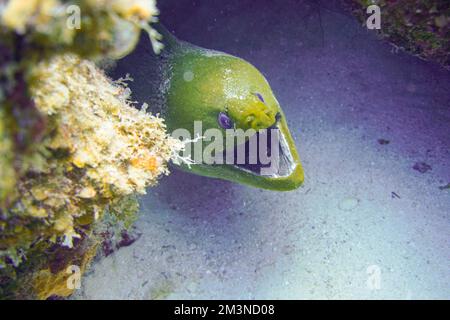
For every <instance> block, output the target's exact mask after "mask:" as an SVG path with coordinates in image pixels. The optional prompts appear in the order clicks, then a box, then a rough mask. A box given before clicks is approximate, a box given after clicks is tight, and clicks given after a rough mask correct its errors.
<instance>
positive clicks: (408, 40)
mask: <svg viewBox="0 0 450 320" xmlns="http://www.w3.org/2000/svg"><path fill="white" fill-rule="evenodd" d="M344 2H345V3H346V4H349V7H350V10H351V11H352V12H353V13H354V14H355V15H356V16H357V17H359V18H360V19H361V20H362V21H366V19H367V17H368V15H367V14H366V10H365V9H366V8H367V7H368V6H369V5H372V4H376V5H378V6H380V9H381V24H382V25H381V30H380V34H381V35H382V36H383V37H385V38H386V39H387V40H388V41H390V42H391V43H393V44H394V45H395V46H396V47H398V48H402V49H405V50H406V51H408V52H410V53H412V54H414V55H417V56H419V57H421V58H424V59H430V60H433V61H437V62H438V63H440V64H442V65H443V66H445V67H447V68H449V67H450V2H449V1H447V0H431V1H429V0H413V1H412V0H395V1H387V0H376V1H373V0H344Z"/></svg>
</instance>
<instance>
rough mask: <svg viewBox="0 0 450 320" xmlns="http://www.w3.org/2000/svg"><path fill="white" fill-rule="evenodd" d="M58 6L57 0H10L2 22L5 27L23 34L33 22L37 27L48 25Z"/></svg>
mask: <svg viewBox="0 0 450 320" xmlns="http://www.w3.org/2000/svg"><path fill="white" fill-rule="evenodd" d="M57 5H59V1H57V0H26V1H24V0H10V1H9V2H8V3H7V5H6V8H5V9H4V11H3V14H2V17H1V21H2V24H3V25H4V26H6V27H8V28H11V29H14V30H15V31H16V32H17V33H21V34H23V33H25V30H26V27H27V25H28V24H29V23H31V22H33V21H34V25H35V26H41V25H45V24H47V23H48V21H49V20H50V19H51V15H52V11H54V10H55V8H56V6H57Z"/></svg>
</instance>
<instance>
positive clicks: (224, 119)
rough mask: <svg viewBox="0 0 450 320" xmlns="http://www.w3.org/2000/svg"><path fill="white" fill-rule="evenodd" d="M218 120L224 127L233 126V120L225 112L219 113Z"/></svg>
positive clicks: (229, 127)
mask: <svg viewBox="0 0 450 320" xmlns="http://www.w3.org/2000/svg"><path fill="white" fill-rule="evenodd" d="M217 122H219V125H220V126H221V127H222V128H224V129H231V128H233V122H232V121H231V119H230V117H229V116H228V115H227V114H226V113H224V112H220V113H219V116H218V117H217Z"/></svg>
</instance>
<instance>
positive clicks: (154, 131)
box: [0, 0, 181, 299]
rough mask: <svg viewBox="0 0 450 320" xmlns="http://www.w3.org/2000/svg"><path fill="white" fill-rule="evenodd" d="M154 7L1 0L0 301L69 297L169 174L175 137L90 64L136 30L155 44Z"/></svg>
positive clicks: (118, 53)
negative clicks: (140, 199) (74, 281)
mask: <svg viewBox="0 0 450 320" xmlns="http://www.w3.org/2000/svg"><path fill="white" fill-rule="evenodd" d="M157 14H158V11H157V9H156V6H155V3H154V1H153V0H128V1H123V0H102V1H93V0H78V1H58V0H28V1H22V0H9V1H7V0H3V1H1V2H0V15H1V20H0V39H1V40H0V55H1V59H0V61H1V62H0V168H1V169H0V298H3V299H15V298H26V299H48V298H56V297H67V296H69V295H70V294H71V293H72V292H73V290H74V289H75V287H74V286H73V285H70V283H69V280H71V277H73V276H74V273H77V276H78V277H79V276H80V275H81V274H82V273H83V272H84V271H85V270H86V268H87V267H88V265H89V263H90V262H91V261H92V259H93V258H94V257H95V256H96V254H97V251H98V250H97V249H98V248H99V247H101V245H102V243H103V242H104V241H105V240H108V241H111V238H112V237H114V236H116V235H118V236H120V234H123V232H124V230H126V229H127V228H130V227H131V225H132V223H133V221H134V219H135V218H136V213H137V211H138V208H139V206H138V203H137V200H136V195H138V194H143V193H145V190H146V187H148V186H153V185H155V184H156V183H157V179H158V178H159V177H160V176H162V175H165V174H168V169H167V163H168V161H169V160H170V159H171V158H173V157H174V156H175V155H176V154H177V151H178V150H180V148H181V146H180V142H179V141H176V140H174V139H172V138H171V137H170V136H168V134H167V133H166V131H165V126H164V122H163V120H162V119H160V118H159V117H157V116H153V115H150V114H148V113H146V111H145V109H146V108H145V106H143V108H141V110H138V109H137V108H135V105H134V103H133V102H132V100H131V92H130V90H129V89H128V87H127V80H129V79H127V77H126V76H125V75H124V78H123V79H118V80H116V81H113V80H111V79H108V77H106V76H105V74H104V72H103V71H102V70H101V69H100V68H99V67H98V66H97V64H96V63H98V62H100V61H102V60H103V59H116V58H120V57H122V56H124V55H126V54H127V53H129V52H130V51H131V50H132V49H133V48H134V46H135V44H136V42H137V40H138V39H139V35H140V33H141V30H142V29H144V30H145V32H147V33H148V34H149V41H150V42H151V43H152V44H153V48H154V50H155V51H159V50H161V45H160V44H159V43H158V37H159V35H158V34H157V33H156V32H155V31H154V30H153V29H151V27H150V26H151V24H150V23H151V22H152V21H154V19H155V16H156V15H157ZM77 19H79V21H78V20H77ZM105 235H107V237H108V239H105Z"/></svg>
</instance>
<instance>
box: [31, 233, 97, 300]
mask: <svg viewBox="0 0 450 320" xmlns="http://www.w3.org/2000/svg"><path fill="white" fill-rule="evenodd" d="M86 247H87V248H86V249H85V252H84V253H83V255H82V256H81V257H77V258H81V263H78V262H75V261H72V260H70V261H68V262H67V264H66V265H65V266H63V269H62V270H59V271H57V272H52V271H51V270H50V269H49V268H45V269H42V270H39V271H38V272H36V274H34V275H33V280H32V283H33V289H34V295H35V296H36V298H37V299H40V300H45V299H48V298H50V297H53V296H57V297H68V296H70V295H71V294H72V293H73V291H74V290H75V289H77V287H76V285H77V282H78V281H80V278H81V275H82V274H83V273H84V272H85V270H86V269H87V267H88V266H89V264H90V263H91V261H92V259H93V258H94V257H95V255H96V253H97V248H98V242H95V241H94V242H93V243H91V244H88V245H86ZM72 263H73V265H71V264H72ZM78 264H79V265H78ZM73 267H75V268H76V269H75V270H74V269H73ZM74 271H75V272H79V273H75V274H73V272H74ZM71 277H72V278H74V277H75V278H76V279H74V281H71ZM73 282H75V283H73Z"/></svg>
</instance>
